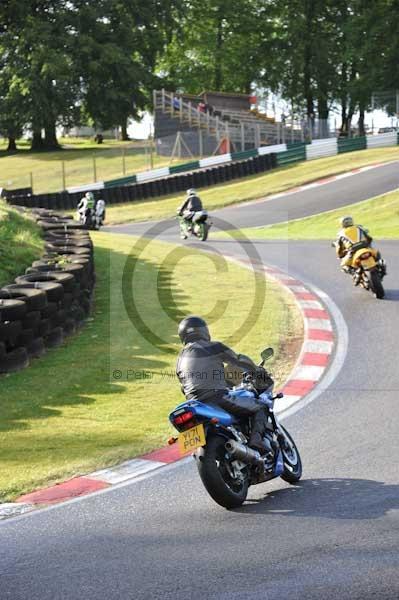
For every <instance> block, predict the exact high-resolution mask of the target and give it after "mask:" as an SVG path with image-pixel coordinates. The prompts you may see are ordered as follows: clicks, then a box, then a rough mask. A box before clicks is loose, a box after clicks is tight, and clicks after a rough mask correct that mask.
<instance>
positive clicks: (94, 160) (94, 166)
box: [93, 154, 97, 183]
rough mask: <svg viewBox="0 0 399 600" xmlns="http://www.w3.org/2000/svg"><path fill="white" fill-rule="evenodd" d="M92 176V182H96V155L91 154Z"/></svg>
mask: <svg viewBox="0 0 399 600" xmlns="http://www.w3.org/2000/svg"><path fill="white" fill-rule="evenodd" d="M93 177H94V183H96V181H97V165H96V157H95V156H94V154H93Z"/></svg>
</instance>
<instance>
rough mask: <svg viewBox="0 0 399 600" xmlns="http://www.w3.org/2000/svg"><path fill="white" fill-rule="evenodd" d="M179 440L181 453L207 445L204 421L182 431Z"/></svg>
mask: <svg viewBox="0 0 399 600" xmlns="http://www.w3.org/2000/svg"><path fill="white" fill-rule="evenodd" d="M178 442H179V450H180V454H186V453H187V452H190V451H193V450H195V449H196V448H200V447H201V446H205V444H206V439H205V429H204V426H203V425H202V423H201V424H200V425H196V426H195V427H191V429H187V431H182V433H179V440H178Z"/></svg>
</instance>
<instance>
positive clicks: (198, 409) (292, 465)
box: [169, 348, 302, 508]
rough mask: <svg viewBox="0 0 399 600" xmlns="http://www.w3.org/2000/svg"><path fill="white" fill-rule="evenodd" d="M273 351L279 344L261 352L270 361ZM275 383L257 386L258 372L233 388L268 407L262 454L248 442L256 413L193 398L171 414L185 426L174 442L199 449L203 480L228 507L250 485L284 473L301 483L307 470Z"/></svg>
mask: <svg viewBox="0 0 399 600" xmlns="http://www.w3.org/2000/svg"><path fill="white" fill-rule="evenodd" d="M272 355H273V348H267V349H266V350H264V351H263V352H262V354H261V356H262V362H261V363H260V366H263V364H264V362H265V361H266V360H267V359H268V358H270V357H271V356H272ZM272 388H273V384H272V385H271V387H269V388H268V389H267V390H265V391H260V390H258V389H256V387H255V382H254V379H253V377H252V376H251V375H250V374H248V373H246V374H244V375H243V382H242V383H241V385H239V386H237V387H235V388H233V389H232V390H229V394H230V395H231V396H233V397H234V396H235V397H245V396H247V397H248V396H250V397H256V398H258V399H259V400H260V401H261V402H263V403H264V405H265V407H266V408H267V410H268V421H269V425H270V431H268V433H267V434H266V436H265V437H266V438H267V441H268V442H269V443H268V446H269V447H270V448H271V449H272V451H271V452H269V453H268V454H266V456H262V455H261V454H260V453H259V452H257V451H256V450H253V449H252V448H250V447H249V446H248V440H249V439H250V435H251V431H250V428H251V425H250V419H249V418H248V417H237V416H233V415H231V414H230V413H228V412H227V411H225V410H223V409H222V408H219V407H216V406H212V405H210V404H205V403H203V402H199V401H198V400H187V401H186V402H183V403H182V404H179V405H178V406H177V407H176V408H175V410H174V411H173V412H171V414H170V415H169V420H170V422H171V424H172V425H173V427H175V429H177V431H179V436H178V437H176V438H175V437H173V438H171V439H170V440H169V443H170V444H172V443H175V442H178V444H179V447H180V451H181V453H182V454H183V453H186V452H187V451H189V450H193V451H194V458H195V460H196V463H197V468H198V471H199V475H200V477H201V480H202V483H203V484H204V486H205V489H206V490H207V492H208V493H209V495H210V496H211V497H212V498H213V500H215V502H217V504H220V506H223V507H225V508H237V507H238V506H240V505H241V504H242V503H243V502H244V501H245V500H246V497H247V494H248V488H249V486H250V485H256V484H258V483H263V482H264V481H268V480H270V479H274V478H275V477H281V478H282V479H284V480H285V481H287V482H288V483H292V484H294V483H296V482H297V481H299V479H300V478H301V476H302V462H301V457H300V455H299V451H298V448H297V447H296V445H295V442H294V440H293V439H292V437H291V436H290V434H289V433H288V431H287V430H286V429H285V428H284V427H283V426H282V425H280V423H279V422H278V420H277V417H276V415H275V414H274V410H273V407H274V401H275V399H276V398H282V397H283V394H282V393H280V394H277V395H276V396H273V389H272Z"/></svg>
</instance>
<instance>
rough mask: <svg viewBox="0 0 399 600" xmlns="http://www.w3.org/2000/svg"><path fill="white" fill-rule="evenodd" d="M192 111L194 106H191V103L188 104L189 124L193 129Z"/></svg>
mask: <svg viewBox="0 0 399 600" xmlns="http://www.w3.org/2000/svg"><path fill="white" fill-rule="evenodd" d="M191 110H192V105H191V101H190V102H189V103H188V124H189V126H190V127H191Z"/></svg>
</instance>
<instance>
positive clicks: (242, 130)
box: [240, 121, 245, 152]
mask: <svg viewBox="0 0 399 600" xmlns="http://www.w3.org/2000/svg"><path fill="white" fill-rule="evenodd" d="M240 125H241V152H244V150H245V130H244V123H243V122H242V121H241V123H240Z"/></svg>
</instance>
